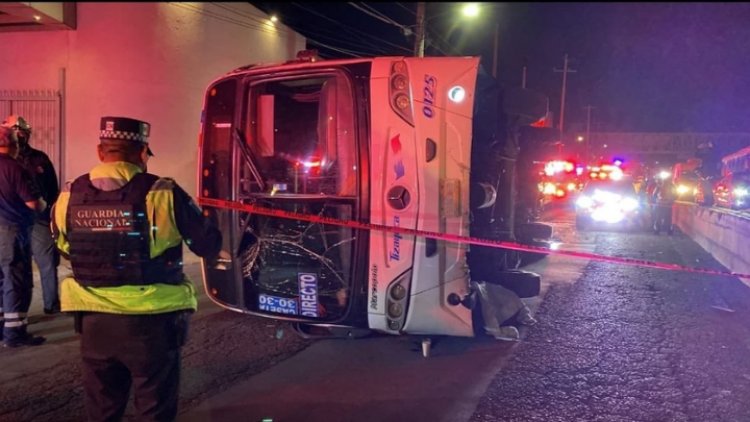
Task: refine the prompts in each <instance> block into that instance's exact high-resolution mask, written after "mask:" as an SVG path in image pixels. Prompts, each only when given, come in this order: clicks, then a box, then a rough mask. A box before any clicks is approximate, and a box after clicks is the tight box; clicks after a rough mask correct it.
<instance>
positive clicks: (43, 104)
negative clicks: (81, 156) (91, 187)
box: [0, 89, 62, 180]
mask: <svg viewBox="0 0 750 422" xmlns="http://www.w3.org/2000/svg"><path fill="white" fill-rule="evenodd" d="M61 105H62V95H61V93H60V91H56V90H51V89H50V90H0V119H4V118H5V117H6V116H8V115H11V114H17V115H19V116H21V117H23V118H24V119H26V121H27V122H29V124H30V125H31V146H33V147H34V148H36V149H38V150H41V151H44V152H45V153H46V154H47V155H48V156H49V159H50V160H51V161H52V164H53V165H54V166H55V171H57V177H58V180H61V178H62V175H61V174H60V172H61V169H62V108H61Z"/></svg>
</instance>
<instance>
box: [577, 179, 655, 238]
mask: <svg viewBox="0 0 750 422" xmlns="http://www.w3.org/2000/svg"><path fill="white" fill-rule="evenodd" d="M640 208H641V205H640V203H639V201H638V195H637V194H636V191H635V186H634V185H633V183H632V181H631V180H629V179H624V180H618V181H614V180H590V181H589V182H588V183H586V185H585V186H584V187H583V190H582V191H581V194H580V195H579V196H578V198H577V199H576V228H578V229H579V230H585V229H587V228H589V227H592V226H597V227H602V228H615V227H626V226H631V227H632V226H637V225H638V224H639V223H640Z"/></svg>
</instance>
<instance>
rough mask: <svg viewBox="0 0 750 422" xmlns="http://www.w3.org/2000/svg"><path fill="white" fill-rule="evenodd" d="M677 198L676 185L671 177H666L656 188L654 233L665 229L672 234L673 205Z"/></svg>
mask: <svg viewBox="0 0 750 422" xmlns="http://www.w3.org/2000/svg"><path fill="white" fill-rule="evenodd" d="M676 199H677V194H676V193H675V186H674V184H673V183H672V179H671V178H665V179H663V180H661V182H660V183H659V184H658V185H657V186H656V189H655V190H654V233H656V234H659V232H661V231H662V230H665V231H666V232H667V234H669V235H670V236H671V235H672V233H673V227H672V205H673V204H674V201H675V200H676Z"/></svg>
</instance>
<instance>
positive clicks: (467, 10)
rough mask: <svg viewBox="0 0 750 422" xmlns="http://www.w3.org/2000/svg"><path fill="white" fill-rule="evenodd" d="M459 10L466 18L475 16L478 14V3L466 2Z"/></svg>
mask: <svg viewBox="0 0 750 422" xmlns="http://www.w3.org/2000/svg"><path fill="white" fill-rule="evenodd" d="M461 12H462V13H463V14H464V16H466V17H468V18H475V17H477V16H479V4H477V3H467V4H465V5H464V7H463V8H461Z"/></svg>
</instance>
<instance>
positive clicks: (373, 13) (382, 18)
mask: <svg viewBox="0 0 750 422" xmlns="http://www.w3.org/2000/svg"><path fill="white" fill-rule="evenodd" d="M349 5H350V6H353V7H354V8H355V9H357V10H359V11H362V12H364V13H365V14H367V15H369V16H372V17H373V18H375V19H378V20H380V21H382V22H385V23H387V24H389V25H393V26H395V27H397V28H399V29H401V30H407V29H408V28H407V27H405V26H404V25H401V24H400V23H398V22H396V21H394V20H393V19H391V18H389V17H388V16H386V15H384V14H382V13H380V12H378V11H377V10H375V9H372V8H371V7H369V6H367V5H362V6H360V5H358V4H357V3H353V2H349Z"/></svg>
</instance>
